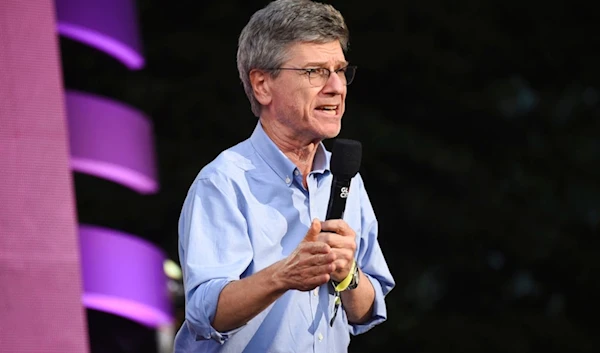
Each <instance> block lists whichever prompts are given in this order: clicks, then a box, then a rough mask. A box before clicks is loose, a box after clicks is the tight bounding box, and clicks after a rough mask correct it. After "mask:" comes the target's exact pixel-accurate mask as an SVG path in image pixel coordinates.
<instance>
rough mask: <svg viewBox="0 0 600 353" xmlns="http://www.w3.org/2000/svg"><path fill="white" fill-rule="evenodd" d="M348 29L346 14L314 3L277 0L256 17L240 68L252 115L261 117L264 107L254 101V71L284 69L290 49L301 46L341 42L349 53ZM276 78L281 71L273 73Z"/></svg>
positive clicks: (245, 33)
mask: <svg viewBox="0 0 600 353" xmlns="http://www.w3.org/2000/svg"><path fill="white" fill-rule="evenodd" d="M348 38H349V32H348V27H347V26H346V23H345V21H344V17H343V16H342V14H341V13H340V12H339V11H338V10H336V9H335V8H334V7H333V6H331V5H326V4H322V3H319V2H313V1H310V0H275V1H272V2H271V3H269V4H268V5H267V6H265V7H264V8H262V9H261V10H258V11H257V12H255V13H254V15H252V17H251V18H250V21H248V24H247V25H246V27H244V29H243V30H242V33H241V34H240V37H239V41H238V51H237V67H238V71H239V74H240V79H241V80H242V84H243V85H244V91H245V92H246V96H248V99H249V100H250V105H251V108H252V113H254V115H256V116H257V117H258V116H260V110H261V105H260V103H259V102H258V101H257V100H256V98H255V97H254V92H253V90H252V85H251V84H250V71H251V70H253V69H265V70H266V69H272V68H276V67H280V66H281V65H282V64H283V63H284V62H285V61H286V59H287V58H286V56H287V50H288V48H289V47H290V46H291V45H293V44H295V43H300V42H310V43H327V42H331V41H334V40H337V41H339V42H340V44H341V46H342V49H343V51H344V52H346V51H347V50H348ZM271 74H272V75H273V76H277V75H278V74H279V72H278V71H273V72H271Z"/></svg>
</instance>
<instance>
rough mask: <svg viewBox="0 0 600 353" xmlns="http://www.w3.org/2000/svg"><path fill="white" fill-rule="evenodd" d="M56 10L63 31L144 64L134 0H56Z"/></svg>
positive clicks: (129, 64) (138, 66)
mask: <svg viewBox="0 0 600 353" xmlns="http://www.w3.org/2000/svg"><path fill="white" fill-rule="evenodd" d="M56 13H57V16H58V32H59V33H60V34H61V35H63V36H65V37H68V38H71V39H73V40H76V41H79V42H82V43H85V44H87V45H89V46H91V47H94V48H96V49H98V50H101V51H103V52H105V53H107V54H108V55H111V56H112V57H114V58H116V59H118V60H119V61H121V62H122V63H123V64H124V65H125V66H127V67H128V68H129V69H132V70H137V69H141V68H142V67H144V57H143V55H142V49H141V48H142V44H141V40H140V35H139V32H138V16H137V8H136V4H135V0H56Z"/></svg>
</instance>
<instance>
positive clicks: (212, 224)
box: [179, 173, 253, 343]
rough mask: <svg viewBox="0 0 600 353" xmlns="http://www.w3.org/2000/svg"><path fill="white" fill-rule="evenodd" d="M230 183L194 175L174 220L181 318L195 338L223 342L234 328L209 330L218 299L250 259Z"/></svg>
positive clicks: (244, 228) (243, 224) (221, 178)
mask: <svg viewBox="0 0 600 353" xmlns="http://www.w3.org/2000/svg"><path fill="white" fill-rule="evenodd" d="M239 202H240V201H238V199H237V197H236V193H235V189H234V185H232V183H231V182H230V181H229V180H228V178H226V177H225V176H224V175H220V174H219V173H213V174H210V175H209V176H207V177H202V176H200V177H198V178H197V179H196V180H195V181H194V183H193V184H192V186H191V187H190V190H189V192H188V195H187V197H186V199H185V201H184V205H183V209H182V212H181V216H180V219H179V257H180V263H181V266H182V271H183V279H184V288H185V299H186V301H185V306H186V308H185V319H186V325H187V326H188V329H189V330H190V331H191V332H193V333H194V334H195V335H196V339H197V340H204V339H214V340H215V341H217V342H219V343H224V342H225V341H226V340H227V339H228V338H229V336H230V335H232V334H234V333H235V332H236V331H238V330H239V328H238V329H235V330H232V331H228V332H219V331H217V330H215V329H214V327H212V325H211V323H212V321H213V320H214V318H215V314H216V310H217V304H218V300H219V295H220V294H221V291H222V290H223V288H224V287H225V286H226V285H227V284H228V283H229V282H231V281H234V280H238V279H239V278H240V276H241V274H242V273H243V272H244V270H245V269H246V268H247V267H248V265H249V264H250V262H251V261H252V254H253V251H252V247H251V243H250V241H249V239H248V229H247V224H246V220H245V218H244V216H243V213H242V211H241V209H240V205H239Z"/></svg>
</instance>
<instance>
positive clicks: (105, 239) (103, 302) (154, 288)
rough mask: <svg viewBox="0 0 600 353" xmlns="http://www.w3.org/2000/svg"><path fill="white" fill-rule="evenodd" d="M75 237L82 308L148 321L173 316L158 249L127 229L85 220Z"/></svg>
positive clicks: (154, 323) (168, 320) (162, 256)
mask: <svg viewBox="0 0 600 353" xmlns="http://www.w3.org/2000/svg"><path fill="white" fill-rule="evenodd" d="M79 239H80V247H81V263H82V272H83V284H84V294H83V303H84V305H85V307H86V308H89V309H94V310H99V311H104V312H108V313H111V314H114V315H118V316H122V317H125V318H128V319H130V320H133V321H136V322H138V323H140V324H142V325H145V326H148V327H158V326H160V325H163V324H168V323H171V322H172V321H173V312H172V305H171V301H170V298H169V293H168V287H167V281H168V280H167V276H166V275H165V273H164V270H163V263H164V261H165V259H166V255H165V254H164V253H163V252H162V251H161V250H159V249H158V248H157V247H156V246H154V245H153V244H150V243H148V242H147V241H144V240H142V239H140V238H138V237H136V236H134V235H132V234H127V233H123V232H119V231H116V230H112V229H108V228H103V227H98V226H92V225H85V224H81V225H79Z"/></svg>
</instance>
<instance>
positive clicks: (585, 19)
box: [60, 0, 600, 353]
mask: <svg viewBox="0 0 600 353" xmlns="http://www.w3.org/2000/svg"><path fill="white" fill-rule="evenodd" d="M329 3H331V4H333V5H334V6H335V7H336V8H338V9H339V10H340V11H341V12H342V14H343V15H344V16H345V18H346V20H347V23H348V26H349V28H350V34H351V38H350V51H349V53H348V55H347V58H348V59H349V61H351V62H352V63H353V64H355V65H358V66H359V69H358V72H357V77H356V79H355V81H354V83H353V84H352V85H351V86H350V87H349V94H348V98H347V110H346V114H345V116H344V120H343V129H342V134H341V135H340V137H347V138H354V139H359V140H361V141H362V142H363V148H364V157H363V165H362V168H361V173H362V175H363V178H364V180H365V183H366V186H367V190H368V191H369V194H370V197H371V201H372V203H373V205H374V208H375V211H376V214H377V215H378V218H379V221H380V236H379V239H380V243H381V245H382V248H383V251H384V254H385V255H386V257H387V260H388V262H389V266H390V269H391V271H392V274H393V275H394V277H395V279H396V282H397V286H396V288H395V289H394V290H393V291H392V292H391V293H390V294H389V296H388V298H387V302H388V311H389V319H388V321H387V322H386V323H384V324H382V325H380V326H378V327H376V328H374V329H373V330H372V331H369V332H368V333H366V334H364V335H361V336H358V337H354V338H353V341H352V342H353V343H352V344H351V351H352V352H354V353H357V352H431V353H434V352H445V353H448V352H515V353H517V352H518V353H520V352H597V351H599V350H600V339H599V338H598V325H597V324H596V321H597V318H598V316H597V315H596V314H595V313H594V311H593V310H592V308H594V307H595V303H596V299H597V297H598V295H599V294H600V287H599V285H598V280H597V276H598V270H599V267H600V261H599V259H598V258H599V256H598V254H597V250H598V245H599V241H598V226H599V222H600V184H599V181H600V168H599V163H598V162H599V161H600V140H599V139H598V133H599V132H600V120H598V112H599V109H598V98H599V91H598V82H599V79H600V77H599V69H598V62H599V59H600V55H599V54H597V47H598V41H597V37H596V36H595V34H594V33H595V32H597V30H598V27H599V26H598V25H596V22H597V17H596V16H595V15H594V10H593V8H594V6H593V5H592V4H593V2H591V1H590V2H569V3H567V2H566V1H557V2H544V3H543V2H538V1H536V2H534V1H502V2H500V1H492V2H490V1H483V2H482V1H459V2H451V1H435V0H431V1H418V2H417V1H408V2H391V1H381V0H371V1H356V0H346V1H341V0H340V1H331V2H329ZM266 4H267V1H266V0H263V1H248V0H243V1H242V0H237V1H234V0H218V1H216V0H213V1H181V0H179V1H173V2H170V3H168V2H165V1H158V0H138V10H139V12H138V13H139V17H140V27H141V30H142V38H143V43H144V54H145V57H146V59H147V66H146V67H145V68H144V69H143V70H141V71H136V72H131V71H128V70H127V69H126V68H125V67H124V66H123V65H122V64H120V63H119V62H117V61H115V60H114V59H112V58H110V57H108V56H106V55H105V54H103V53H101V52H99V51H95V50H94V49H92V48H89V47H87V46H84V45H82V44H79V43H76V42H72V41H70V40H68V39H65V38H61V39H60V40H61V50H62V59H63V70H64V77H65V85H66V86H67V87H68V88H72V89H79V90H84V91H87V92H90V93H95V94H99V95H104V96H108V97H111V98H114V99H117V100H120V101H122V102H125V103H128V104H130V105H132V106H134V107H136V108H137V109H140V110H142V111H143V112H145V113H146V114H147V115H148V117H149V118H150V119H151V120H152V121H153V123H154V127H155V134H156V144H157V152H158V164H159V168H160V171H159V172H160V183H161V190H160V192H159V193H158V194H155V195H151V196H143V195H139V194H136V193H135V192H133V191H130V190H129V189H127V188H125V187H121V186H118V185H116V184H113V183H110V182H107V181H102V180H100V179H96V178H93V177H90V176H85V175H80V174H76V176H75V183H76V185H75V186H76V193H77V203H78V204H77V206H78V213H79V219H80V222H84V223H93V224H100V225H104V226H109V227H112V228H116V229H120V230H123V231H128V232H132V233H134V234H138V235H141V236H143V237H144V238H146V239H148V240H150V241H152V242H155V243H156V244H158V245H159V246H161V247H162V248H163V249H164V250H165V251H166V252H167V253H168V254H169V256H170V257H171V258H172V259H174V260H177V259H178V258H177V220H178V217H179V211H180V209H181V205H182V202H183V199H184V197H185V194H186V192H187V189H188V187H189V186H190V184H191V182H192V181H193V179H194V177H195V176H196V174H197V173H198V171H199V170H200V169H201V168H202V166H204V165H205V164H206V163H208V162H209V161H211V160H212V159H213V158H214V157H216V155H217V154H218V153H219V152H220V151H222V150H223V149H225V148H227V147H229V146H231V145H233V144H235V143H237V142H239V141H241V140H243V139H245V138H247V137H248V136H249V135H250V134H251V132H252V129H253V128H254V126H255V124H256V121H257V120H256V118H255V117H254V116H253V115H252V114H251V112H250V105H249V102H248V100H247V98H246V96H245V95H244V92H243V89H242V86H241V83H240V81H239V78H238V73H237V69H236V63H235V55H236V50H237V36H238V35H239V32H240V31H241V29H242V28H243V26H244V25H245V24H246V22H247V21H248V19H249V17H250V16H251V15H252V13H253V12H254V11H256V10H258V9H259V8H261V7H263V6H264V5H266ZM328 143H329V142H327V144H328ZM178 308H179V309H180V310H181V309H182V307H181V302H178ZM94 315H101V314H94ZM125 339H127V338H125ZM129 340H130V341H131V340H132V339H131V338H129ZM129 344H130V347H131V346H132V345H135V344H133V343H131V342H130V343H129ZM131 351H133V348H132V350H131Z"/></svg>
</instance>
